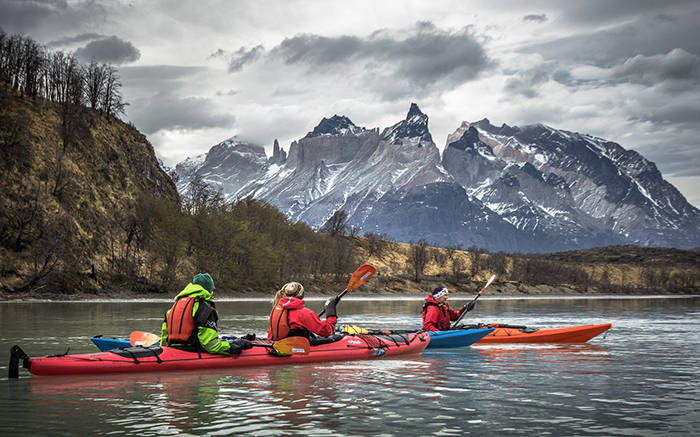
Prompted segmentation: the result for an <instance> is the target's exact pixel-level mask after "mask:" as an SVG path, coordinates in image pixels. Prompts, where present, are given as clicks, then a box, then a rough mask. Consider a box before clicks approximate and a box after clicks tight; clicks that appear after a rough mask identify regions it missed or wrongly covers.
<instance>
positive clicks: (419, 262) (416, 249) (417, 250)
mask: <svg viewBox="0 0 700 437" xmlns="http://www.w3.org/2000/svg"><path fill="white" fill-rule="evenodd" d="M410 244H411V247H410V248H409V253H408V265H409V268H410V271H411V273H412V274H413V279H414V280H415V281H416V282H418V281H420V278H421V276H423V272H425V268H426V267H427V266H428V263H429V262H430V256H429V252H428V247H429V246H428V242H427V241H426V240H425V239H424V238H421V239H420V240H418V242H417V243H415V244H414V243H413V241H411V242H410Z"/></svg>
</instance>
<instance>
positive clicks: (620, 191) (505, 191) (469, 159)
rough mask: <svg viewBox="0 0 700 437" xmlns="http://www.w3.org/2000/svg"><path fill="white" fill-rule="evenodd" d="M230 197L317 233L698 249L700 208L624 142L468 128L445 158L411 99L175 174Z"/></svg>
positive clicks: (542, 130) (222, 154) (541, 247)
mask: <svg viewBox="0 0 700 437" xmlns="http://www.w3.org/2000/svg"><path fill="white" fill-rule="evenodd" d="M175 172H176V173H177V175H178V183H177V186H178V191H180V192H181V193H187V191H188V187H189V184H190V183H191V182H192V181H193V180H194V179H195V178H196V179H200V180H202V181H203V182H205V183H207V184H209V185H210V186H212V187H213V188H216V189H220V190H221V192H222V193H223V195H224V196H225V197H226V198H227V199H230V200H234V199H236V198H243V197H249V196H250V197H253V198H256V199H259V200H264V201H266V202H269V203H270V204H272V205H274V206H276V207H277V208H279V209H280V211H282V212H283V213H284V214H286V216H287V217H288V218H289V219H290V220H293V221H296V220H301V221H304V222H306V223H307V224H309V225H311V226H312V227H316V228H320V227H322V226H323V225H324V224H325V223H326V222H327V220H328V219H329V218H330V217H331V216H332V215H333V214H334V213H335V212H336V211H339V210H343V211H345V213H346V216H347V220H348V221H347V224H348V225H350V226H353V227H354V228H355V230H356V231H357V232H358V233H359V234H360V235H363V234H366V233H370V232H371V233H375V234H381V235H384V236H387V237H388V238H390V239H393V240H396V241H402V242H411V241H414V242H415V241H418V240H420V239H424V240H425V241H427V242H429V243H432V244H435V245H441V246H458V245H461V246H462V247H464V248H467V247H472V246H477V247H480V248H485V249H488V250H490V251H507V252H524V253H533V252H556V251H566V250H578V249H586V248H591V247H598V246H607V245H617V244H634V245H639V246H658V247H676V248H681V249H688V248H695V247H698V246H700V210H698V209H697V208H695V207H693V206H692V205H690V204H689V203H688V202H687V200H686V199H685V198H684V197H683V195H682V194H681V193H680V192H679V191H678V190H677V189H676V188H675V187H674V186H673V185H671V184H670V183H668V182H667V181H665V180H664V179H663V177H662V175H661V173H660V172H659V171H658V169H657V168H656V166H655V165H654V163H653V162H651V161H649V160H647V159H645V158H644V157H643V156H641V155H640V154H639V153H637V152H635V151H632V150H626V149H624V148H623V147H622V146H621V145H619V144H617V143H614V142H611V141H607V140H604V139H601V138H597V137H593V136H590V135H586V134H580V133H575V132H569V131H565V130H560V129H554V128H552V127H548V126H544V125H541V124H535V125H527V126H523V127H517V126H513V127H511V126H508V125H505V124H503V125H502V126H500V127H496V126H493V125H491V123H490V122H489V120H487V119H484V120H481V121H478V122H475V123H469V122H463V123H462V125H461V126H459V128H457V129H456V130H455V132H454V133H452V134H451V135H449V136H448V138H447V143H446V146H445V149H444V151H443V153H442V156H441V154H440V151H439V149H438V147H437V146H436V144H435V143H434V142H433V138H432V135H431V134H430V130H429V129H428V116H427V115H426V114H424V113H423V112H422V111H421V110H420V108H419V107H418V106H417V105H416V104H412V105H411V107H410V109H409V111H408V114H407V116H406V118H405V119H404V120H401V121H399V122H397V123H396V124H394V125H393V126H389V127H387V128H384V129H383V130H381V131H380V129H379V128H373V129H366V128H364V127H360V126H356V125H355V124H354V123H353V122H352V121H351V120H350V119H349V118H347V117H345V116H339V115H334V116H333V117H331V118H324V119H323V120H321V122H320V123H319V124H318V125H317V126H316V127H315V128H314V129H313V131H311V132H309V133H307V134H306V136H304V137H303V138H301V139H299V140H297V141H294V142H292V144H291V145H290V146H289V152H288V153H287V152H285V151H284V150H283V149H282V148H281V147H280V146H279V144H278V142H277V141H275V143H274V145H273V153H272V156H271V157H268V156H267V155H266V153H265V149H264V148H263V147H262V146H259V145H253V144H247V143H244V142H241V141H239V140H237V139H236V138H235V137H234V138H231V139H228V140H226V141H223V142H222V143H220V144H217V145H215V146H213V147H212V148H211V149H210V150H209V152H208V153H206V154H204V155H201V156H198V157H194V158H188V159H187V160H185V161H183V162H181V163H179V164H178V165H177V166H176V167H175Z"/></svg>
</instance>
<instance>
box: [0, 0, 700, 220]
mask: <svg viewBox="0 0 700 437" xmlns="http://www.w3.org/2000/svg"><path fill="white" fill-rule="evenodd" d="M698 23H700V2H697V1H694V0H689V1H674V0H666V1H656V0H607V1H595V0H594V1H591V0H588V1H560V0H556V1H537V0H529V1H515V0H490V1H488V2H483V1H482V2H476V1H465V0H454V1H440V0H432V1H425V0H421V1H407V0H396V1H391V0H388V1H376V0H370V1H364V0H353V1H348V2H340V1H334V2H331V1H315V0H313V1H312V0H299V1H266V0H256V1H232V0H227V1H207V0H198V1H191V2H188V1H175V0H167V1H166V0H141V1H139V0H132V1H128V2H127V1H120V0H89V1H87V0H55V1H53V0H0V27H2V28H3V29H4V30H5V32H6V33H8V34H14V33H18V32H22V33H23V34H24V35H27V36H30V37H32V38H33V39H34V40H36V41H38V42H40V43H42V44H46V45H47V46H48V47H50V48H52V49H54V50H64V51H68V52H72V53H74V54H75V56H76V57H78V58H79V59H81V60H83V61H85V62H89V61H90V59H92V58H93V57H94V58H96V59H97V60H98V61H101V62H106V63H111V64H113V65H115V66H117V67H118V68H119V73H120V76H121V79H122V84H123V88H122V93H123V95H124V100H125V101H126V102H128V103H129V106H128V107H127V108H126V111H127V116H126V117H125V118H126V119H127V120H129V121H132V122H133V123H134V124H135V125H136V126H137V127H138V128H139V129H140V130H141V131H142V132H144V133H145V134H147V135H148V138H149V139H150V141H151V142H152V143H153V145H154V147H155V149H156V152H157V154H158V156H159V157H160V158H161V159H162V160H163V161H164V162H165V164H167V165H174V164H176V163H178V162H180V161H182V160H183V159H185V158H186V157H188V156H195V155H198V154H200V153H204V152H206V151H208V150H209V148H210V147H211V146H212V145H214V144H217V143H219V142H221V141H223V140H225V139H227V138H230V137H232V136H234V135H237V136H238V137H239V138H240V139H242V140H244V141H247V142H251V143H254V144H259V145H262V146H265V147H266V148H267V150H268V154H270V150H271V148H272V143H273V141H274V140H275V139H278V140H279V142H280V145H281V146H282V147H283V148H284V149H285V150H288V148H289V144H290V143H291V142H292V141H294V140H296V139H299V138H301V137H303V136H304V135H306V133H307V132H308V131H310V130H312V129H313V127H314V126H316V125H317V124H318V123H319V121H320V120H321V119H322V118H323V117H331V116H333V115H334V114H338V115H346V116H348V117H349V118H350V119H351V120H352V121H353V122H354V123H355V124H357V125H359V126H364V127H367V128H374V127H379V128H382V129H383V128H385V127H387V126H390V125H392V124H394V123H396V122H398V121H400V120H402V119H403V118H404V117H405V116H406V113H407V112H408V109H409V106H410V104H411V102H415V103H417V104H418V105H419V106H420V108H421V110H422V111H423V112H424V113H426V114H427V115H428V116H429V118H430V124H429V127H430V130H431V133H432V134H433V139H434V141H435V142H436V144H437V145H438V147H439V148H441V149H442V148H444V146H445V141H446V139H447V135H448V134H450V133H452V132H453V131H455V130H456V129H457V128H458V127H459V125H460V124H461V122H462V121H477V120H480V119H482V118H488V119H489V120H490V121H491V123H493V124H494V125H500V124H502V123H506V124H508V125H524V124H530V123H543V124H546V125H549V126H552V127H555V128H560V129H566V130H571V131H575V132H582V133H588V134H591V135H595V136H599V137H602V138H605V139H608V140H611V141H615V142H617V143H620V144H621V145H622V146H623V147H625V148H627V149H634V150H636V151H638V152H640V153H641V154H642V155H644V156H645V157H646V158H648V159H650V160H652V161H653V162H655V163H656V164H657V166H658V167H659V169H660V170H661V172H662V173H663V174H664V177H665V178H666V179H667V180H668V181H669V182H671V183H673V184H674V185H675V186H676V187H677V188H679V189H680V190H681V192H682V193H683V194H684V195H685V196H686V197H687V198H688V200H689V201H690V202H691V203H693V204H694V205H695V206H698V207H700V25H698Z"/></svg>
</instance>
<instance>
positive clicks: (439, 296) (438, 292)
mask: <svg viewBox="0 0 700 437" xmlns="http://www.w3.org/2000/svg"><path fill="white" fill-rule="evenodd" d="M449 294H450V292H449V291H447V288H445V287H443V286H442V285H438V286H437V287H435V288H434V289H433V299H435V301H436V302H438V303H445V302H447V299H448V298H449Z"/></svg>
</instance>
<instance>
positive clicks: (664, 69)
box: [611, 49, 700, 91]
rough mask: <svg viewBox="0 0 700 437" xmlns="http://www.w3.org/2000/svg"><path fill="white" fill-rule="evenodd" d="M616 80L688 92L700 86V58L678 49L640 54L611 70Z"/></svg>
mask: <svg viewBox="0 0 700 437" xmlns="http://www.w3.org/2000/svg"><path fill="white" fill-rule="evenodd" d="M611 73H612V77H613V78H614V79H623V80H628V81H630V82H634V83H640V84H645V85H654V84H659V83H664V82H670V83H668V84H666V86H667V87H668V88H669V89H671V90H674V91H685V90H687V89H689V88H694V87H695V86H696V85H697V84H698V83H700V56H697V55H694V54H691V53H688V52H686V51H685V50H683V49H674V50H672V51H671V52H669V53H668V54H665V55H654V56H643V55H637V56H635V57H633V58H630V59H628V60H626V61H625V62H624V63H623V64H622V65H619V66H617V67H614V68H613V69H612V70H611Z"/></svg>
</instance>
